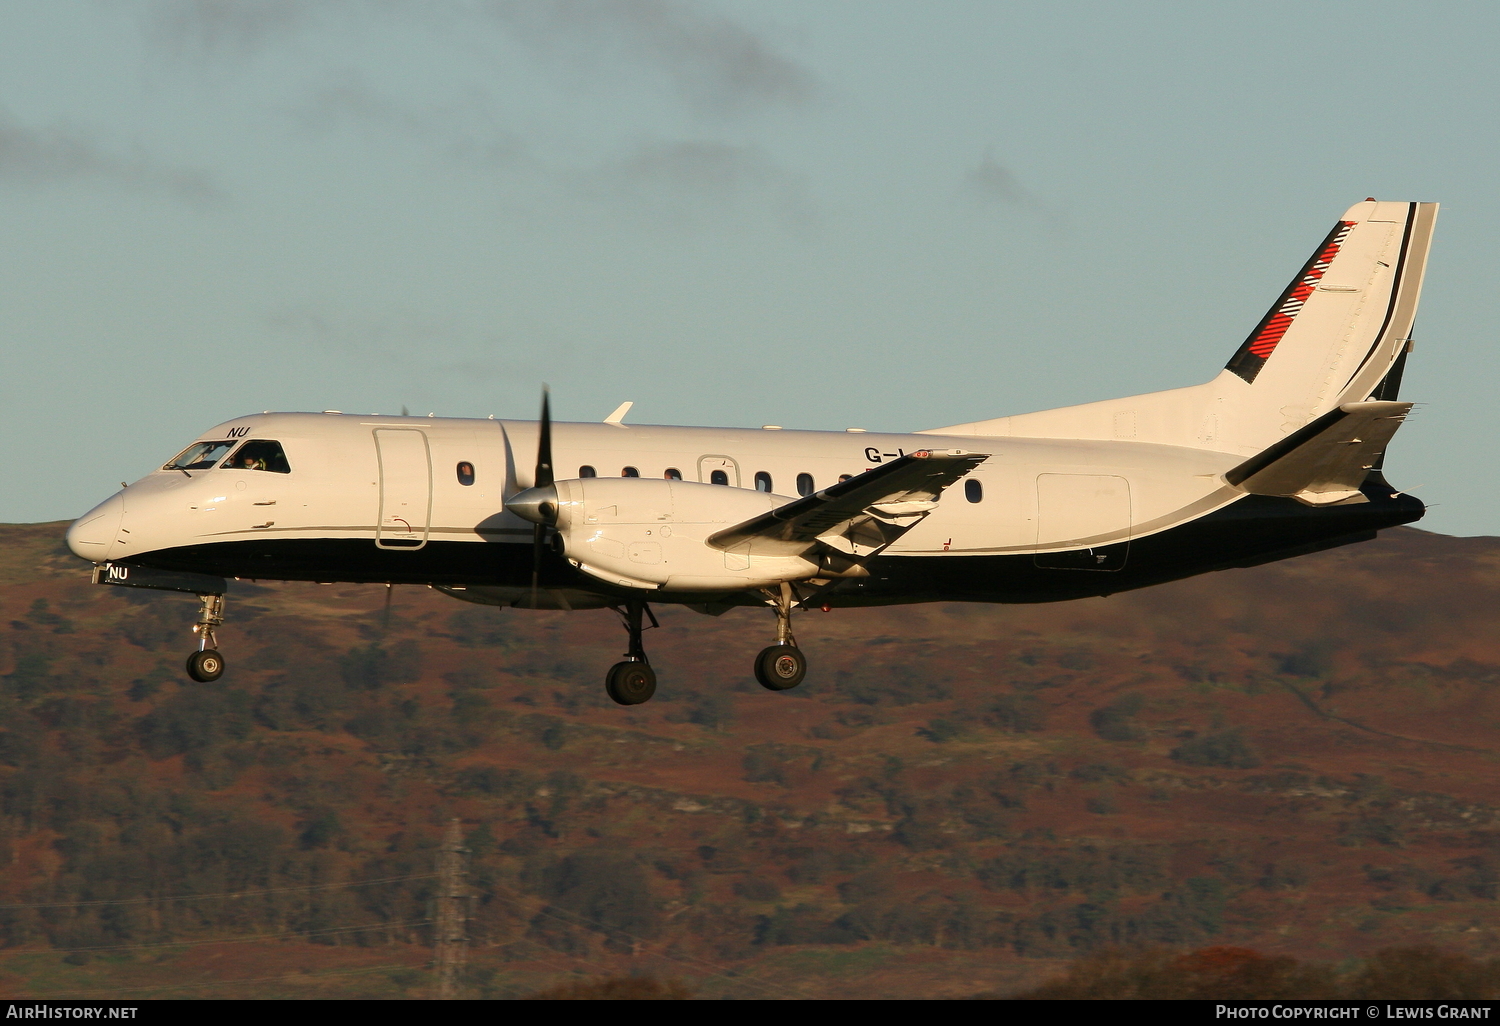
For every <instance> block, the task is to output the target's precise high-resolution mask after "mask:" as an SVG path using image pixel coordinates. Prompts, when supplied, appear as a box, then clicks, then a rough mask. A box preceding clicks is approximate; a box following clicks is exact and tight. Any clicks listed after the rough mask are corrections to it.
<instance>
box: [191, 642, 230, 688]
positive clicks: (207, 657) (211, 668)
mask: <svg viewBox="0 0 1500 1026" xmlns="http://www.w3.org/2000/svg"><path fill="white" fill-rule="evenodd" d="M187 672H188V676H189V677H191V678H193V679H194V680H195V681H197V682H198V683H199V684H208V683H210V682H212V681H216V680H218V679H219V678H220V677H222V676H224V657H223V656H221V655H219V653H218V652H217V651H216V650H214V649H212V648H206V649H204V650H203V651H202V652H194V653H193V654H192V655H190V656H188V661H187Z"/></svg>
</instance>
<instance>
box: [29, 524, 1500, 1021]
mask: <svg viewBox="0 0 1500 1026" xmlns="http://www.w3.org/2000/svg"><path fill="white" fill-rule="evenodd" d="M65 526H66V525H64V524H39V525H8V526H0V624H3V625H4V626H3V627H0V630H3V631H4V632H5V633H4V635H3V638H0V641H3V644H0V806H3V807H0V812H3V820H0V858H3V859H4V860H5V861H6V863H7V865H8V867H9V868H8V872H6V873H5V874H4V875H3V876H0V906H4V907H0V944H3V945H4V946H3V947H0V993H3V994H4V995H5V996H7V997H21V996H25V997H47V996H64V995H67V996H72V995H80V994H84V993H98V994H101V995H105V994H125V993H127V992H128V993H138V994H140V995H141V996H151V995H157V996H163V997H166V996H186V997H206V996H252V995H259V996H314V995H317V996H335V995H337V996H367V997H381V996H385V997H398V996H402V995H408V996H421V995H423V994H424V993H425V988H426V987H427V985H428V984H427V977H426V975H425V969H424V964H425V961H426V959H427V958H428V957H430V949H429V948H427V947H426V945H427V944H428V943H429V937H428V928H427V925H426V923H425V920H426V919H427V917H428V916H429V914H430V902H429V899H430V897H431V894H432V887H433V880H432V877H431V873H432V865H433V857H434V851H435V847H436V844H437V841H438V838H439V836H440V834H441V831H442V829H443V825H444V824H445V823H446V822H447V820H448V819H449V818H450V817H454V816H456V817H460V818H461V819H462V821H463V824H464V827H465V830H466V833H467V845H468V847H469V848H470V849H471V851H472V855H471V866H470V874H469V881H470V883H471V884H472V885H473V887H474V891H475V899H474V912H473V919H472V921H471V923H470V934H471V937H472V938H473V942H472V945H473V946H472V949H471V951H470V958H469V963H470V969H469V974H468V986H469V993H470V994H471V995H473V996H492V997H503V996H513V995H519V994H524V993H529V992H532V991H535V990H537V989H539V988H542V987H545V986H548V985H550V984H552V983H555V982H556V981H558V980H559V979H560V978H565V977H567V976H569V975H570V974H576V973H586V974H592V975H602V974H606V973H614V974H623V973H628V972H631V971H639V972H650V973H654V974H655V975H657V976H660V977H664V978H668V977H670V978H678V979H681V980H683V981H685V982H686V983H687V984H688V985H689V986H690V987H691V988H692V989H693V990H695V991H696V992H697V993H699V994H700V995H702V996H708V997H720V996H732V997H762V996H780V995H784V996H854V995H857V996H861V997H876V996H891V997H911V996H958V995H966V994H973V993H976V992H979V991H1001V992H1004V991H1008V990H1014V989H1017V988H1020V987H1022V986H1028V985H1034V984H1035V983H1037V982H1039V981H1040V980H1042V979H1044V978H1046V977H1047V976H1049V975H1051V974H1053V973H1055V972H1056V971H1057V970H1058V969H1059V967H1061V966H1062V965H1063V964H1064V963H1065V962H1067V961H1070V960H1072V959H1075V958H1077V957H1079V956H1080V955H1083V954H1086V953H1088V952H1091V951H1096V950H1099V949H1101V948H1105V947H1109V946H1112V945H1122V944H1123V945H1134V944H1142V945H1168V946H1181V947H1191V946H1198V945H1201V944H1207V943H1214V944H1235V945H1243V946H1247V947H1252V948H1255V949H1258V950H1260V951H1264V952H1268V953H1273V954H1287V955H1292V956H1295V957H1297V958H1300V959H1308V960H1314V961H1321V962H1338V961H1340V960H1342V959H1346V958H1348V957H1351V956H1357V955H1361V954H1366V953H1369V952H1371V951H1374V950H1376V949H1379V948H1383V947H1388V946H1391V945H1396V944H1413V943H1427V944H1435V945H1438V946H1439V947H1442V948H1445V949H1449V950H1453V951H1458V952H1464V953H1467V954H1472V955H1485V956H1493V955H1495V954H1500V936H1497V932H1496V927H1495V915H1494V912H1495V907H1496V906H1495V902H1496V900H1497V897H1500V798H1497V797H1496V796H1497V795H1500V787H1497V784H1500V693H1497V682H1500V633H1497V631H1496V629H1495V628H1496V626H1497V621H1500V604H1497V599H1500V539H1492V538H1468V539H1461V538H1449V537H1444V536H1440V535H1434V534H1429V533H1425V532H1422V531H1418V530H1413V529H1398V530H1395V531H1390V532H1387V533H1386V534H1385V535H1384V536H1382V538H1381V539H1379V540H1377V541H1374V542H1369V543H1366V544H1362V545H1356V546H1352V547H1349V548H1345V549H1340V550H1335V551H1333V552H1327V553H1321V554H1318V555H1314V556H1307V557H1303V558H1300V559H1296V560H1292V561H1288V562H1285V563H1280V564H1275V565H1271V566H1266V567H1259V568H1255V569H1251V570H1235V571H1228V572H1223V573H1218V574H1212V575H1208V576H1205V577H1200V578H1197V579H1194V580H1189V581H1183V582H1179V583H1175V584H1171V585H1166V586H1162V587H1159V588H1155V589H1151V590H1147V591H1143V592H1138V593H1133V594H1125V595H1117V596H1114V597H1112V598H1108V599H1093V600H1086V601H1079V602H1072V603H1063V604H1057V605H1048V606H1032V607H990V606H971V605H956V604H950V605H928V606H916V607H905V608H891V609H869V610H838V611H835V612H833V613H829V614H823V613H811V614H807V615H803V616H801V617H800V618H799V621H798V624H797V636H798V639H799V641H800V642H801V644H802V645H803V647H804V648H805V649H806V651H807V652H808V655H809V658H810V660H811V664H812V669H811V672H810V674H809V678H808V683H807V684H805V685H803V687H801V688H799V689H798V690H796V691H793V692H788V693H784V694H772V693H768V692H766V691H763V690H762V689H761V688H759V687H758V686H757V685H755V683H754V682H753V679H752V678H751V676H750V673H749V668H750V663H751V659H752V657H753V656H754V654H755V652H756V651H758V650H759V649H760V648H761V647H762V646H764V645H765V644H767V643H768V642H769V639H770V637H771V634H772V630H773V626H772V625H773V619H772V617H771V616H770V614H769V613H758V612H756V611H752V610H735V611H732V612H730V613H728V614H726V615H725V616H723V617H720V618H710V617H705V616H700V615H698V614H695V613H692V612H689V611H685V610H675V609H666V610H662V611H659V614H658V615H659V616H660V619H661V624H662V629H661V630H657V631H651V632H649V633H648V635H647V644H648V650H649V651H650V652H651V655H652V660H653V663H654V665H655V666H656V667H657V670H658V673H659V675H660V678H661V686H660V688H659V690H658V694H657V698H656V700H654V701H653V702H651V703H650V704H648V705H645V706H639V707H635V708H631V709H622V708H620V707H617V706H615V705H613V704H612V703H610V702H609V701H608V700H607V699H606V698H605V697H604V694H603V687H602V678H603V672H604V670H605V668H607V667H608V666H609V665H610V664H611V663H612V662H614V661H615V660H616V659H617V658H618V654H619V653H620V652H621V651H622V650H623V644H624V632H623V631H622V630H621V629H620V627H619V625H618V623H617V621H616V619H615V617H614V614H612V613H610V612H608V611H595V612H583V613H573V614H567V613H550V612H528V611H524V610H498V609H491V608H483V607H475V606H466V605H463V604H460V603H457V602H454V601H452V600H451V599H448V598H445V597H443V596H441V595H438V594H436V593H433V592H429V591H426V590H420V589H398V590H397V591H396V592H395V595H394V602H393V606H392V610H391V614H390V616H389V620H388V622H386V621H385V619H384V618H383V616H382V611H381V607H382V602H383V600H384V598H385V592H384V589H382V588H376V587H364V586H347V587H346V586H327V587H325V586H318V585H311V584H287V585H277V586H272V585H254V586H252V585H236V587H235V589H234V591H233V592H232V594H231V595H230V597H229V601H228V615H229V622H228V624H227V625H226V627H225V628H224V630H223V631H222V632H221V634H220V641H221V647H222V648H223V650H224V652H225V654H226V656H227V658H228V661H229V670H228V672H227V673H226V675H225V676H224V678H223V679H222V680H220V681H219V682H217V683H216V684H212V685H199V684H192V683H190V682H189V681H188V680H187V679H186V677H185V675H184V674H183V673H182V666H181V664H182V661H183V659H184V658H185V656H186V654H187V652H188V651H189V649H190V647H191V646H190V635H189V632H188V628H187V625H188V624H189V623H190V622H191V621H192V618H193V612H194V608H195V601H194V600H193V599H192V598H191V596H176V595H163V594H153V593H139V592H134V591H132V590H129V589H121V588H105V587H93V586H91V585H90V584H89V583H88V573H87V568H86V566H85V565H84V564H81V563H80V562H79V561H78V560H76V559H74V558H73V557H72V556H70V555H69V554H67V552H66V550H65V549H64V548H62V546H61V544H60V538H61V534H62V531H63V529H64V528H65ZM393 878H395V879H393ZM244 891H253V892H256V893H253V894H246V895H242V896H237V895H238V892H244ZM268 891H269V892H270V893H267V892H268ZM199 895H204V896H208V895H213V897H196V896H199ZM225 895H227V896H225ZM17 906H31V907H17ZM38 906H45V907H38ZM255 937H260V938H264V939H260V940H254V939H247V938H255ZM235 981H260V982H248V983H238V984H236V983H235Z"/></svg>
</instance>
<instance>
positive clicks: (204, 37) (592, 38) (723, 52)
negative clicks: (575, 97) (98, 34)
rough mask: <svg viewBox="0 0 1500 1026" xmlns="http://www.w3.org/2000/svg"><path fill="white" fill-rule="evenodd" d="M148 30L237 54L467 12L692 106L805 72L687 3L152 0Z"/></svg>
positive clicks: (707, 109)
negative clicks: (618, 68) (627, 72)
mask: <svg viewBox="0 0 1500 1026" xmlns="http://www.w3.org/2000/svg"><path fill="white" fill-rule="evenodd" d="M148 10H149V22H150V25H151V27H152V28H153V30H154V33H155V35H156V36H157V37H158V38H159V39H160V40H163V41H165V42H168V43H170V44H171V45H172V46H173V47H174V48H178V49H186V48H193V49H197V50H199V51H202V52H204V53H225V52H234V53H237V54H239V55H241V56H244V55H247V54H249V53H253V52H255V51H258V50H260V49H263V48H265V47H267V46H269V45H272V44H276V43H284V42H287V41H289V40H291V39H292V38H294V37H295V36H296V35H297V34H298V33H300V32H303V31H305V30H308V29H312V28H316V27H330V26H332V25H334V23H335V20H339V21H342V22H343V24H344V26H347V25H348V24H349V21H350V19H355V20H356V21H357V20H359V19H364V18H368V17H371V16H379V15H396V16H402V17H405V18H406V19H407V20H409V21H413V22H415V23H417V24H418V25H421V26H425V27H428V28H432V27H436V26H437V25H439V24H441V25H443V26H444V27H450V26H451V25H453V24H454V22H455V20H457V21H459V22H460V23H461V22H462V21H463V19H465V18H468V19H469V20H471V21H474V20H477V21H478V22H479V23H481V24H488V25H490V26H492V27H497V28H498V29H499V30H500V31H502V32H503V33H504V34H505V35H507V36H509V37H510V38H512V39H513V40H515V41H516V42H519V43H521V44H522V45H524V46H527V47H529V48H530V49H531V50H533V51H534V52H537V53H541V54H545V55H547V56H550V57H552V58H554V59H563V60H566V61H569V62H570V63H572V64H573V65H574V66H575V67H576V68H582V69H584V70H586V71H589V70H593V69H597V68H599V67H600V66H601V61H605V62H615V63H621V62H623V63H626V64H635V65H638V66H645V67H647V68H650V69H653V70H655V71H656V72H659V73H661V74H663V75H665V77H666V78H667V80H668V82H669V83H670V85H671V87H672V88H673V89H674V91H675V92H677V94H678V95H679V96H680V97H681V98H682V99H683V100H684V101H685V102H686V103H687V104H688V105H689V106H690V107H691V108H692V109H693V110H695V111H697V112H699V113H709V114H715V115H734V114H739V113H743V112H745V111H747V110H750V109H754V108H759V107H775V106H796V105H799V104H802V103H804V102H806V101H807V100H808V99H810V98H811V97H812V96H813V95H814V93H815V92H816V83H815V79H814V76H813V75H812V73H811V72H810V71H809V70H808V69H807V68H806V67H804V66H803V65H801V64H800V63H798V62H797V61H795V60H793V59H791V58H790V57H787V56H786V55H784V54H781V53H778V52H777V51H776V50H775V49H774V48H773V47H772V46H771V45H770V44H769V43H768V42H767V41H766V40H764V39H762V38H761V37H760V36H759V35H757V34H756V33H755V32H753V31H751V30H750V29H749V28H747V27H745V26H744V25H742V24H740V23H739V22H736V21H734V20H732V19H731V18H729V17H727V16H725V15H723V14H719V13H716V12H712V11H708V10H705V9H704V8H703V7H702V6H701V5H699V4H696V3H691V2H688V0H156V2H155V3H154V4H153V5H152V6H151V7H150V8H149V9H148Z"/></svg>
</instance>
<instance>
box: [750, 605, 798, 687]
mask: <svg viewBox="0 0 1500 1026" xmlns="http://www.w3.org/2000/svg"><path fill="white" fill-rule="evenodd" d="M766 597H767V598H768V599H769V600H770V604H771V608H772V609H774V610H775V611H776V644H774V645H772V646H771V647H769V648H764V649H761V652H760V655H758V656H756V657H755V679H756V680H757V681H759V682H760V686H761V687H763V688H765V689H767V690H768V691H790V690H791V689H792V688H794V687H796V686H797V685H798V684H801V683H802V679H803V678H804V677H806V676H807V656H805V655H803V654H802V650H801V649H800V648H798V647H797V639H796V638H794V637H792V604H793V602H794V601H795V599H796V595H795V593H794V592H793V591H792V586H791V585H790V584H787V583H785V582H783V583H782V585H781V588H780V590H778V591H774V592H773V591H771V590H770V589H769V588H767V589H766Z"/></svg>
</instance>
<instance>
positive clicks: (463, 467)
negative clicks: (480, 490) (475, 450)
mask: <svg viewBox="0 0 1500 1026" xmlns="http://www.w3.org/2000/svg"><path fill="white" fill-rule="evenodd" d="M458 483H459V484H461V485H471V484H473V483H474V464H472V463H470V462H469V461H468V460H464V461H463V462H462V463H460V464H459V465H458Z"/></svg>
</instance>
